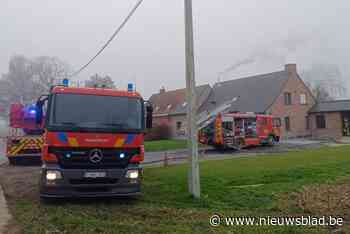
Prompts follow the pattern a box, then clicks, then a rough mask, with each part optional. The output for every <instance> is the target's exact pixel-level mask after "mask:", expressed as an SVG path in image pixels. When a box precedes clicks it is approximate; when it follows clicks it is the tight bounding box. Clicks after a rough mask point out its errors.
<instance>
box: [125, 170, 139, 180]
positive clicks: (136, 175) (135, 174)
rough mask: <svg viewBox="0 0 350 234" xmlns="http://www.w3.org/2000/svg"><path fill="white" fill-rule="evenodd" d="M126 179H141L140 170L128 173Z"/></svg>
mask: <svg viewBox="0 0 350 234" xmlns="http://www.w3.org/2000/svg"><path fill="white" fill-rule="evenodd" d="M126 178H129V179H137V178H139V170H128V171H127V172H126Z"/></svg>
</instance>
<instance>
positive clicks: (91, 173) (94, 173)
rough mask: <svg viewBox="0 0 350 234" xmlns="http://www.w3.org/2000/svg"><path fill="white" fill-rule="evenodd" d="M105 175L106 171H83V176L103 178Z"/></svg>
mask: <svg viewBox="0 0 350 234" xmlns="http://www.w3.org/2000/svg"><path fill="white" fill-rule="evenodd" d="M106 176H107V173H106V172H85V174H84V177H85V178H104V177H106Z"/></svg>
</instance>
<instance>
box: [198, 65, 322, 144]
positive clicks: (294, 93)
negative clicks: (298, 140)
mask: <svg viewBox="0 0 350 234" xmlns="http://www.w3.org/2000/svg"><path fill="white" fill-rule="evenodd" d="M225 103H226V104H227V103H230V105H231V106H230V107H229V111H231V112H255V113H265V114H272V115H274V116H276V117H279V118H280V119H281V124H282V137H299V136H307V135H310V131H309V129H308V126H307V123H308V121H307V120H308V111H309V110H310V109H311V107H313V106H314V104H315V99H314V97H313V95H312V93H311V91H310V89H309V88H308V87H307V86H306V85H305V83H304V82H303V80H302V79H301V78H300V76H299V75H298V72H297V67H296V64H287V65H285V69H284V70H282V71H277V72H273V73H268V74H262V75H256V76H252V77H247V78H241V79H235V80H228V81H223V82H218V83H216V84H215V85H214V87H213V89H212V92H211V94H210V96H209V98H208V100H207V101H206V103H205V104H204V105H202V107H201V108H200V112H201V113H203V112H210V111H211V110H213V109H215V108H216V107H217V106H220V105H223V104H225Z"/></svg>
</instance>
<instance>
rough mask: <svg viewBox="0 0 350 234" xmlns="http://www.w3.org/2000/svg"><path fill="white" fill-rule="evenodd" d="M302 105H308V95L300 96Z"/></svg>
mask: <svg viewBox="0 0 350 234" xmlns="http://www.w3.org/2000/svg"><path fill="white" fill-rule="evenodd" d="M300 104H301V105H306V104H307V100H306V94H305V93H302V94H300Z"/></svg>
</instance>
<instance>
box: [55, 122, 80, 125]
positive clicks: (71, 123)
mask: <svg viewBox="0 0 350 234" xmlns="http://www.w3.org/2000/svg"><path fill="white" fill-rule="evenodd" d="M58 124H63V125H70V126H77V123H74V122H60V123H58Z"/></svg>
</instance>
